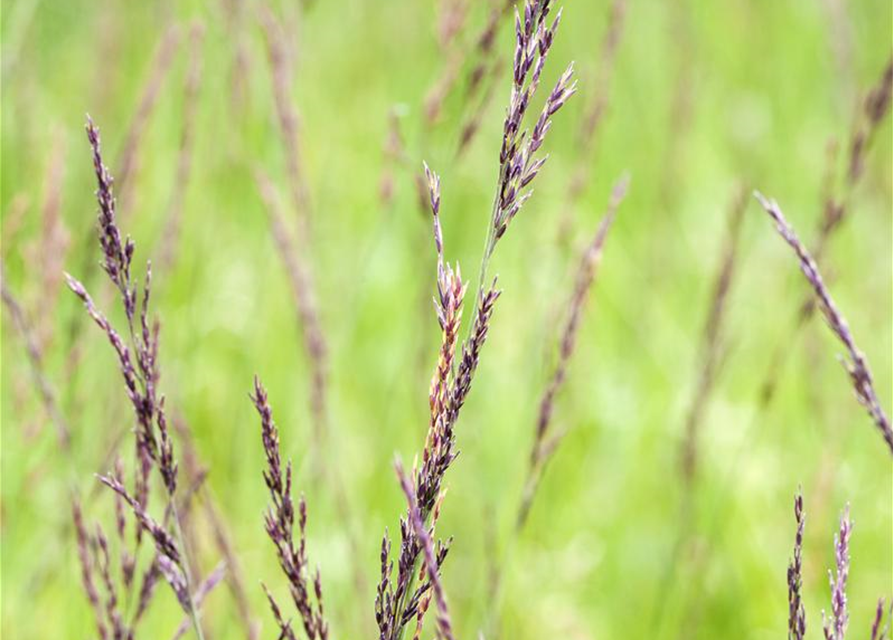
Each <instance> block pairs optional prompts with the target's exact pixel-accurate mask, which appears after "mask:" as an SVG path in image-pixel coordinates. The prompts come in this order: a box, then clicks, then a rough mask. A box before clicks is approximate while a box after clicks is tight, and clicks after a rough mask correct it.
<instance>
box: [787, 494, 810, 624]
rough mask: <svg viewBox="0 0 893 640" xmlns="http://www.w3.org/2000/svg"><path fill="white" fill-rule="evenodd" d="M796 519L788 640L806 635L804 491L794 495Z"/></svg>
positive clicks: (789, 596) (789, 599)
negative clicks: (804, 600) (804, 604)
mask: <svg viewBox="0 0 893 640" xmlns="http://www.w3.org/2000/svg"><path fill="white" fill-rule="evenodd" d="M794 519H795V520H796V521H797V533H796V536H795V537H794V556H793V558H792V559H791V562H790V564H788V640H803V638H804V637H805V635H806V608H805V607H804V606H803V530H804V527H805V526H806V515H805V514H804V512H803V493H802V492H800V491H798V492H797V495H796V496H794Z"/></svg>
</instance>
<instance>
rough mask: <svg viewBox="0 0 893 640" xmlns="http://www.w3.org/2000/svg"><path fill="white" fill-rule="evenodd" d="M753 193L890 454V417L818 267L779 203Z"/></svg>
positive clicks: (892, 437) (892, 449)
mask: <svg viewBox="0 0 893 640" xmlns="http://www.w3.org/2000/svg"><path fill="white" fill-rule="evenodd" d="M755 195H756V198H757V200H759V202H760V204H761V205H762V206H763V208H764V209H765V210H766V213H768V214H769V216H770V217H771V218H772V219H773V220H774V221H775V226H776V228H777V229H778V232H779V234H781V237H782V238H784V240H785V242H787V243H788V245H790V247H791V248H792V249H793V250H794V253H796V254H797V258H798V260H799V261H800V270H801V271H802V272H803V275H804V276H805V277H806V280H807V281H808V282H809V285H810V286H811V287H812V289H813V292H814V293H815V296H816V303H817V304H818V306H819V309H820V310H821V312H822V315H823V316H824V317H825V321H826V322H827V324H828V327H829V328H830V329H831V331H832V332H833V333H834V335H835V336H837V339H838V340H839V341H840V342H841V343H842V344H843V346H844V348H845V349H846V351H847V355H848V356H849V361H848V362H845V365H844V366H845V367H846V370H847V373H849V375H850V380H851V382H852V385H853V390H854V391H855V393H856V398H857V399H858V400H859V402H860V403H861V404H862V406H863V407H865V410H866V411H867V412H868V414H869V415H870V416H871V419H872V420H873V421H874V423H875V426H876V427H877V429H878V431H880V433H881V435H882V436H883V438H884V441H885V442H886V443H887V447H888V448H889V449H890V453H891V454H893V429H891V427H890V420H889V419H888V418H887V414H886V413H885V412H884V410H883V408H882V407H881V405H880V402H879V401H878V398H877V394H876V393H875V390H874V380H873V378H872V376H871V371H870V370H869V368H868V361H867V360H866V359H865V356H864V355H863V354H862V352H861V351H860V350H859V348H858V347H857V346H856V342H855V340H854V339H853V335H852V333H851V332H850V328H849V325H848V324H847V322H846V320H845V319H844V317H843V316H842V315H841V313H840V311H839V310H838V308H837V305H835V303H834V300H833V299H832V298H831V294H830V292H829V291H828V288H827V286H826V285H825V281H824V280H823V279H822V275H821V273H819V269H818V266H817V265H816V263H815V261H814V260H813V258H812V256H811V255H810V253H809V251H807V249H806V247H805V246H804V245H803V243H802V242H800V239H799V238H798V237H797V234H796V233H795V232H794V229H793V228H792V227H791V226H790V224H788V221H787V220H786V219H785V217H784V214H783V213H782V211H781V209H780V208H779V206H778V203H777V202H775V201H774V200H768V199H766V198H765V197H764V196H763V195H762V194H760V193H759V192H756V193H755Z"/></svg>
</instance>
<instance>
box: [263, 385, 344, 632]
mask: <svg viewBox="0 0 893 640" xmlns="http://www.w3.org/2000/svg"><path fill="white" fill-rule="evenodd" d="M251 400H252V401H253V402H254V406H255V408H256V409H257V412H258V414H259V415H260V419H261V438H262V441H263V445H264V454H265V456H266V460H267V468H266V470H265V471H264V481H265V482H266V485H267V488H268V489H269V491H270V507H269V510H268V511H267V513H266V516H265V518H264V521H265V527H266V531H267V535H268V536H269V538H270V540H271V541H272V542H273V546H275V547H276V555H277V558H278V560H279V566H280V567H281V569H282V572H283V573H284V574H285V577H286V578H287V579H288V584H289V592H290V593H291V597H292V601H293V602H294V605H295V608H296V609H297V611H298V613H299V615H300V616H301V622H302V623H303V626H304V632H305V633H306V635H307V639H308V640H327V638H328V637H329V625H328V622H327V621H326V618H325V611H324V608H323V596H322V580H321V578H320V574H319V570H318V569H317V570H316V572H315V574H313V575H312V577H311V571H310V568H309V561H308V559H307V537H306V529H307V503H306V502H305V501H304V497H303V496H301V497H300V499H299V501H298V505H297V516H298V532H297V533H298V538H297V540H295V511H296V509H295V505H294V502H293V501H292V496H291V477H292V466H291V462H288V463H287V464H286V466H285V468H284V469H283V466H282V457H281V455H280V453H279V430H278V429H277V428H276V423H275V422H274V421H273V410H272V408H271V407H270V402H269V399H268V398H267V392H266V390H265V389H264V387H263V385H261V383H260V380H259V379H258V378H257V377H255V379H254V395H253V396H251ZM264 589H266V587H264ZM267 598H268V600H269V601H270V608H271V610H272V612H273V616H274V618H275V619H276V623H277V625H278V626H279V630H280V637H283V638H294V632H293V631H292V630H291V627H290V625H289V624H288V623H287V622H285V621H284V620H283V618H282V614H281V610H280V608H279V606H278V605H277V604H276V601H275V599H274V598H273V595H272V593H270V591H269V590H267Z"/></svg>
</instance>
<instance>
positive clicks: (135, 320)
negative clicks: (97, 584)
mask: <svg viewBox="0 0 893 640" xmlns="http://www.w3.org/2000/svg"><path fill="white" fill-rule="evenodd" d="M86 130H87V139H88V141H89V143H90V147H91V150H92V156H93V168H94V171H95V174H96V183H97V189H96V199H97V203H98V208H99V211H98V216H97V218H98V230H99V245H100V248H101V251H102V263H101V264H102V267H103V269H104V270H105V272H106V274H107V275H108V277H109V279H110V280H111V281H112V283H113V284H114V285H115V288H116V289H117V290H118V293H119V295H120V298H121V304H122V306H123V309H124V315H125V319H126V323H127V330H126V333H125V334H124V336H126V338H124V337H122V334H121V333H119V332H118V331H117V330H116V329H115V328H114V327H113V326H112V324H111V322H109V320H108V319H107V317H106V316H105V315H104V314H103V313H102V312H101V311H100V310H99V309H98V308H97V306H96V305H95V303H94V302H93V299H92V298H91V296H90V294H89V293H88V292H87V289H86V288H85V287H84V285H83V284H81V283H80V282H79V281H78V280H76V279H75V278H73V277H72V276H70V275H69V274H67V273H66V274H65V277H66V280H67V281H68V286H69V288H70V289H71V290H72V291H73V292H74V294H75V295H76V296H77V297H78V298H80V299H81V301H82V302H83V303H84V307H85V308H86V310H87V314H88V315H89V316H90V317H91V318H92V319H93V321H94V322H95V323H96V325H97V326H99V328H100V329H101V330H102V332H103V333H104V334H105V336H106V338H107V339H108V341H109V343H110V344H111V345H112V348H113V350H114V351H115V354H116V355H117V358H118V365H119V369H120V372H121V376H122V378H123V380H124V385H125V387H126V391H127V395H128V398H129V399H130V403H131V405H132V407H133V412H134V416H135V418H136V423H137V427H136V430H135V433H136V447H135V452H136V478H135V481H134V492H133V493H132V494H131V493H130V492H129V491H128V490H127V488H126V487H125V486H124V484H123V481H122V479H121V478H120V477H119V476H120V473H111V474H109V475H107V476H100V480H101V481H102V483H103V484H105V485H106V486H108V487H109V488H110V489H112V491H114V493H115V495H116V496H117V498H116V500H117V499H118V498H120V499H123V500H124V502H125V503H126V504H127V505H128V506H129V507H130V509H131V511H132V512H133V515H134V517H135V518H136V520H137V525H136V527H135V529H134V530H135V531H136V538H135V549H134V552H133V557H134V558H135V557H136V553H137V551H138V549H139V545H140V542H141V540H142V533H143V531H146V532H148V533H149V535H150V536H151V537H152V539H153V540H154V542H155V547H156V550H157V553H158V557H157V560H156V562H153V564H152V566H151V567H150V569H149V570H148V571H149V572H154V571H155V570H156V568H157V569H158V570H160V572H161V574H162V575H164V577H165V578H166V579H167V581H168V584H170V586H171V587H172V589H173V590H174V592H175V594H176V595H177V598H178V600H180V602H181V604H182V605H183V609H184V611H186V613H188V614H189V615H190V617H191V619H192V624H193V627H194V628H195V631H196V635H197V636H198V638H199V640H203V632H202V628H201V624H200V622H199V611H198V609H197V608H196V606H195V603H194V602H193V600H192V580H191V578H190V570H189V561H188V559H187V557H186V548H185V546H186V545H185V543H184V538H183V530H182V525H181V523H180V518H179V515H178V512H177V497H176V491H177V478H178V464H177V461H176V459H175V456H174V449H173V441H172V438H171V433H170V430H169V429H168V425H167V419H166V413H165V406H164V397H163V396H159V394H158V382H159V378H160V374H159V368H158V362H157V357H158V335H159V329H160V325H159V323H158V322H157V321H155V320H152V319H151V318H150V310H149V309H150V300H151V290H152V266H151V263H147V265H146V275H145V280H144V283H143V285H142V295H140V291H139V287H138V285H137V284H136V282H135V281H134V278H133V275H132V264H133V256H134V252H135V249H136V246H135V244H134V242H133V241H132V240H131V239H130V238H129V237H125V236H124V235H123V234H122V232H121V230H120V228H119V226H118V215H117V204H116V200H115V194H114V190H113V185H114V179H113V178H112V175H111V173H110V172H109V170H108V168H107V167H106V165H105V163H104V162H103V157H102V143H101V140H100V135H99V129H98V128H97V127H96V126H95V125H94V124H93V121H92V120H91V119H90V117H89V116H88V117H87V125H86ZM118 467H119V468H118V470H119V471H120V465H118ZM153 467H157V469H158V472H159V475H160V476H161V479H162V482H163V484H164V487H165V490H166V515H165V518H164V523H163V524H160V523H158V522H157V521H156V520H154V519H153V518H152V517H151V516H150V515H149V514H148V511H147V510H146V508H147V506H148V499H149V487H150V482H149V476H150V473H151V470H152V468H153ZM169 520H171V521H172V522H173V530H174V531H175V535H176V539H175V535H174V534H171V533H170V532H169V531H168V528H167V523H168V521H169ZM122 524H123V523H122V520H121V514H120V511H119V512H118V514H117V517H116V529H117V530H118V533H119V536H120V537H121V538H122V542H123V536H124V534H123V531H124V527H123V526H122ZM103 539H104V536H103V537H101V539H98V542H101V541H102V540H103ZM106 546H107V541H106ZM100 550H101V549H100ZM100 560H102V559H100ZM104 566H106V567H107V566H108V563H106V564H105V565H104ZM132 572H133V568H132V566H131V565H130V561H129V558H128V557H124V556H122V573H123V575H122V582H123V583H124V585H125V586H127V588H128V590H129V589H130V588H131V587H132V586H133V577H134V576H133V575H132ZM103 577H105V576H103ZM155 579H156V578H155V577H154V576H152V575H151V574H150V573H148V572H147V573H146V574H145V575H144V577H143V590H142V591H141V594H140V609H139V611H138V615H137V617H136V620H138V619H139V617H140V616H141V615H142V611H143V610H144V606H147V604H148V601H147V600H146V601H144V600H143V596H146V597H150V596H151V593H152V589H151V588H148V587H147V585H152V584H154V580H155ZM106 582H107V584H113V582H112V583H109V582H108V581H106ZM109 597H110V598H111V595H109ZM108 617H109V620H110V622H111V627H112V634H113V637H115V638H117V637H119V636H118V632H119V631H121V630H122V628H119V625H118V621H117V620H116V619H115V618H114V617H113V616H111V613H109V616H108ZM134 624H135V621H134ZM131 632H132V630H131Z"/></svg>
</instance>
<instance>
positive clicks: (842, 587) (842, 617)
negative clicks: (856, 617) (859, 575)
mask: <svg viewBox="0 0 893 640" xmlns="http://www.w3.org/2000/svg"><path fill="white" fill-rule="evenodd" d="M852 531H853V523H852V521H851V520H850V509H849V507H847V508H846V509H845V510H844V512H843V516H842V517H841V518H840V531H839V533H838V534H837V535H835V536H834V560H835V565H836V566H835V571H828V579H829V582H830V584H831V615H830V616H828V617H826V615H825V612H824V611H822V630H823V631H824V633H825V640H845V638H846V629H847V624H848V623H849V612H848V611H847V599H846V582H847V578H848V577H849V573H850V534H851V533H852Z"/></svg>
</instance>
